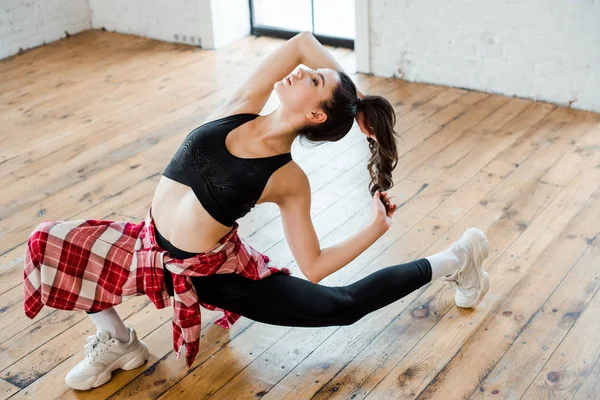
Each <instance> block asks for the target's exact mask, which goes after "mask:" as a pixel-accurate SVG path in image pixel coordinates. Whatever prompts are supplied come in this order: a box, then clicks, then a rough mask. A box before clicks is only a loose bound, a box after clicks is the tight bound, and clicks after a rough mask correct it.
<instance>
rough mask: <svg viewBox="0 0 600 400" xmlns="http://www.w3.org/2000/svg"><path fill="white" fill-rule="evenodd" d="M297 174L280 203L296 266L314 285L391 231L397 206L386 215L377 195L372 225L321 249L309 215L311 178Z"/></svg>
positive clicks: (391, 205) (289, 183) (385, 195)
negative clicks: (309, 179) (392, 219)
mask: <svg viewBox="0 0 600 400" xmlns="http://www.w3.org/2000/svg"><path fill="white" fill-rule="evenodd" d="M298 169H300V168H299V167H298ZM300 171H301V170H300ZM294 175H295V177H294V178H293V179H289V180H288V185H289V187H290V188H294V189H293V190H289V191H287V194H286V195H283V196H281V198H280V201H278V205H279V208H280V211H281V218H282V221H283V229H284V233H285V237H286V240H287V242H288V245H289V247H290V250H291V251H292V254H293V255H294V259H295V260H296V264H297V265H298V267H299V268H300V270H301V271H302V273H303V274H304V275H305V276H306V277H307V278H308V279H309V280H310V281H311V282H313V283H318V282H320V281H321V280H322V279H323V278H325V277H327V276H329V275H331V274H332V273H334V272H335V271H337V270H339V269H340V268H342V267H344V266H345V265H347V264H349V263H350V262H351V261H352V260H354V259H355V258H356V257H358V256H359V255H360V254H361V253H362V252H364V251H365V250H366V249H367V248H369V247H370V246H371V245H372V244H373V243H375V241H376V240H377V239H379V238H380V237H381V235H383V234H384V233H385V232H386V231H387V230H388V229H389V227H390V225H391V217H392V215H393V213H394V211H395V209H396V206H395V205H393V204H390V205H389V207H388V209H389V210H390V211H387V212H386V208H385V207H384V205H383V204H382V203H381V200H380V199H379V196H380V195H379V194H376V195H375V198H374V199H373V219H372V222H371V223H370V224H368V225H367V226H366V227H364V228H363V229H362V230H360V231H358V232H356V233H355V234H353V235H352V236H350V237H349V238H347V239H346V240H344V241H343V242H340V243H338V244H336V245H334V246H331V247H327V248H324V249H321V247H320V244H319V239H318V237H317V234H316V232H315V228H314V226H313V223H312V220H311V216H310V204H311V194H310V184H309V181H308V178H307V177H306V175H305V174H304V172H301V173H297V174H294ZM382 196H383V198H384V201H386V202H389V199H388V197H387V194H382Z"/></svg>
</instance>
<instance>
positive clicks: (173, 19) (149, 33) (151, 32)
mask: <svg viewBox="0 0 600 400" xmlns="http://www.w3.org/2000/svg"><path fill="white" fill-rule="evenodd" d="M89 2H90V8H91V10H92V26H93V27H94V28H106V30H109V31H115V32H121V33H130V34H133V35H138V36H144V37H149V38H153V39H159V40H164V41H168V42H179V43H188V44H192V45H202V46H204V44H205V43H204V42H205V41H210V40H212V38H211V31H210V25H211V22H210V21H211V20H210V0H168V1H165V0H89Z"/></svg>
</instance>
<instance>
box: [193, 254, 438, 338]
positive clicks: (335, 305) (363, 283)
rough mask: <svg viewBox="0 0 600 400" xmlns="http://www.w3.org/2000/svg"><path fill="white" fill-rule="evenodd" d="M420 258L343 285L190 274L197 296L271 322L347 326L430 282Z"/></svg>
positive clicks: (289, 278) (425, 263)
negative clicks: (192, 275) (194, 275)
mask: <svg viewBox="0 0 600 400" xmlns="http://www.w3.org/2000/svg"><path fill="white" fill-rule="evenodd" d="M431 276H432V270H431V265H430V263H429V261H428V260H427V259H425V258H423V259H420V260H416V261H413V262H409V263H405V264H399V265H395V266H390V267H387V268H384V269H381V270H379V271H377V272H374V273H373V274H371V275H369V276H367V277H365V278H363V279H361V280H359V281H357V282H354V283H352V284H350V285H347V286H335V287H333V286H325V285H320V284H314V283H312V282H309V281H307V280H305V279H301V278H296V277H293V276H288V275H285V274H275V275H272V276H269V277H267V278H264V279H262V280H257V281H254V280H251V279H249V278H245V277H243V276H241V275H238V274H217V275H211V276H206V277H195V278H192V281H193V282H194V286H195V288H196V292H197V293H198V297H199V298H200V301H202V302H206V303H208V304H212V305H215V306H218V307H221V308H223V309H226V310H229V311H233V312H236V313H239V314H241V315H243V316H245V317H248V318H250V319H253V320H255V321H259V322H264V323H268V324H273V325H284V326H302V327H318V326H331V325H349V324H352V323H354V322H356V321H358V320H359V319H360V318H362V317H363V316H365V315H367V314H369V313H370V312H372V311H375V310H377V309H380V308H382V307H385V306H386V305H388V304H391V303H393V302H395V301H397V300H399V299H401V298H403V297H404V296H406V295H408V294H410V293H412V292H413V291H415V290H417V289H419V288H420V287H422V286H424V285H426V284H427V283H429V282H430V281H431Z"/></svg>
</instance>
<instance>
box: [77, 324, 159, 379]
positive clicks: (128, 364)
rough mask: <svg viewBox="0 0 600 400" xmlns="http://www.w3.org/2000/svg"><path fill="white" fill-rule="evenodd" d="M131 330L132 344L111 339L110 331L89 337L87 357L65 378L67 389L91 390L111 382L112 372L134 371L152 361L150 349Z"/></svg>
mask: <svg viewBox="0 0 600 400" xmlns="http://www.w3.org/2000/svg"><path fill="white" fill-rule="evenodd" d="M128 329H129V342H127V343H123V342H121V341H119V340H117V339H114V338H111V337H110V333H108V332H106V331H99V332H96V335H94V336H89V337H88V343H87V344H86V345H85V346H84V349H85V358H84V359H83V361H81V362H80V363H79V364H77V365H76V366H75V367H73V369H72V370H71V371H69V373H68V374H67V376H66V377H65V383H66V384H67V386H69V387H71V388H73V389H77V390H89V389H91V388H95V387H98V386H101V385H104V384H105V383H106V382H108V381H109V380H110V378H111V376H112V371H114V370H115V369H118V368H121V369H125V370H130V369H134V368H137V367H139V366H140V365H142V364H144V363H145V362H146V360H148V355H149V352H148V347H146V344H145V343H144V342H142V341H141V340H139V339H138V338H137V335H136V333H135V330H133V329H132V328H128Z"/></svg>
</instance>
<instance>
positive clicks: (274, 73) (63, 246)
mask: <svg viewBox="0 0 600 400" xmlns="http://www.w3.org/2000/svg"><path fill="white" fill-rule="evenodd" d="M299 64H303V65H306V66H310V67H311V69H304V68H300V69H297V68H296V67H297V66H298V65H299ZM292 71H296V72H294V73H291V72H292ZM273 89H274V90H275V92H276V93H277V95H278V96H279V99H280V106H279V108H278V109H277V110H275V111H273V112H272V113H271V114H269V115H264V116H262V115H258V113H259V112H260V111H261V110H262V109H263V107H264V105H265V103H266V101H267V99H268V98H269V96H270V94H271V92H272V90H273ZM355 118H356V120H357V122H358V124H359V127H360V129H361V131H362V132H363V133H364V134H365V135H366V136H367V140H368V142H369V148H370V150H371V153H372V157H371V160H370V161H369V164H368V169H369V172H370V175H371V182H370V185H369V188H370V191H371V194H372V195H373V202H372V214H373V218H372V221H371V223H370V224H369V225H368V226H366V227H365V228H364V229H362V230H361V231H359V232H357V233H356V234H354V235H353V236H351V237H350V238H348V239H347V240H345V241H343V242H342V243H339V244H337V245H335V246H331V247H328V248H325V249H321V248H320V245H319V241H318V238H317V235H316V234H315V230H314V227H313V225H312V221H311V218H310V201H311V198H310V187H309V181H308V179H307V177H306V174H305V173H304V172H303V171H302V169H301V168H300V167H299V166H298V164H296V163H295V162H294V161H293V160H292V157H291V154H290V149H291V146H292V143H293V142H294V140H295V139H296V138H297V137H300V138H304V139H307V140H309V141H313V142H322V141H336V140H339V139H341V138H342V137H344V136H345V135H346V134H347V133H348V131H349V130H350V128H351V127H352V124H353V121H354V119H355ZM207 121H208V122H206V123H204V124H202V125H201V126H200V127H198V128H196V129H195V130H194V131H192V132H191V133H190V134H189V135H188V136H187V137H186V139H185V140H184V143H183V144H182V146H181V148H180V149H179V150H178V151H177V153H176V154H175V156H174V157H173V159H172V160H171V162H170V163H169V164H168V165H167V168H166V169H165V171H164V172H163V177H162V178H161V180H160V182H159V184H158V187H157V189H156V192H155V195H154V198H153V201H152V205H151V208H150V210H149V211H148V214H147V216H146V219H145V220H144V221H143V222H141V223H139V224H132V223H125V222H115V221H98V220H79V221H44V222H43V223H42V224H40V225H39V226H38V227H37V228H36V229H35V230H34V232H33V233H32V235H31V236H30V238H29V243H28V250H27V254H26V263H25V311H26V314H27V315H28V316H29V317H31V318H33V317H34V316H35V315H36V314H37V313H38V312H39V310H40V309H41V308H42V306H43V305H47V306H50V307H54V308H59V309H66V310H73V309H80V310H85V311H87V312H88V313H89V315H90V317H91V318H92V320H93V322H94V323H95V325H96V327H97V329H98V332H97V333H96V335H95V336H92V337H90V338H89V342H88V344H87V345H86V346H85V353H86V355H85V358H84V360H83V361H81V362H80V363H79V364H78V365H77V366H75V367H74V368H73V370H71V371H70V372H69V373H68V374H67V376H66V378H65V381H66V383H67V385H68V386H70V387H73V388H75V389H80V390H87V389H90V388H92V387H97V386H100V385H102V384H104V383H105V382H107V381H108V380H109V379H110V377H111V372H112V371H113V370H114V369H117V368H123V369H133V368H136V367H138V366H140V365H141V364H143V363H144V362H145V361H146V360H147V359H148V349H147V347H146V345H145V344H144V343H143V342H142V341H140V340H139V339H138V338H137V336H136V333H135V330H133V329H132V328H128V327H126V326H125V325H124V323H123V321H122V320H121V319H120V317H119V316H118V315H117V313H116V311H115V309H114V308H113V307H112V306H114V305H116V304H119V303H120V302H121V301H122V299H123V297H126V296H129V295H139V294H146V295H148V296H149V297H150V299H151V300H152V301H153V302H154V303H155V305H156V306H157V307H158V308H162V307H165V306H167V305H169V303H170V298H171V297H173V303H174V309H175V310H174V317H173V336H174V338H173V339H174V348H175V351H176V353H177V355H178V356H179V353H180V351H181V348H182V347H183V346H185V348H186V361H187V363H188V366H189V365H191V363H192V362H193V360H194V357H195V356H196V354H197V351H198V343H199V338H200V309H199V305H202V306H204V307H206V308H209V309H219V310H223V311H224V312H225V316H224V317H223V318H221V319H219V320H218V321H216V323H218V324H219V325H221V326H223V327H226V328H227V327H229V326H230V325H231V324H232V323H234V322H235V321H236V320H237V319H238V318H239V317H240V315H244V316H246V317H248V318H251V319H253V320H256V321H260V322H264V323H269V324H276V325H285V326H303V327H318V326H330V325H348V324H352V323H354V322H356V321H357V320H359V319H360V318H362V317H363V316H365V315H366V314H368V313H370V312H372V311H375V310H377V309H379V308H381V307H384V306H386V305H388V304H390V303H393V302H395V301H396V300H398V299H401V298H402V297H404V296H406V295H408V294H409V293H411V292H413V291H414V290H416V289H418V288H420V287H422V286H423V285H425V284H427V283H429V282H431V281H433V280H435V279H438V278H441V279H444V280H447V281H450V282H453V283H454V284H455V285H456V296H455V301H456V303H457V305H459V306H461V307H474V306H476V305H477V304H479V302H480V301H481V300H482V298H483V296H484V295H485V293H486V292H487V291H488V288H489V278H488V276H487V273H486V272H485V271H484V270H483V268H482V262H483V260H484V259H485V258H486V257H487V252H488V242H487V238H486V237H485V234H484V233H483V232H482V231H480V230H478V229H476V228H471V229H468V230H467V231H466V232H465V233H464V234H463V236H462V237H461V238H460V240H458V241H457V242H454V243H453V244H452V245H451V246H450V248H449V249H447V250H446V251H444V252H442V253H438V254H435V255H432V256H429V257H425V258H422V259H419V260H416V261H413V262H410V263H406V264H400V265H394V266H390V267H387V268H384V269H381V270H379V271H377V272H375V273H373V274H371V275H369V276H367V277H365V278H364V279H361V280H359V281H357V282H355V283H353V284H351V285H348V286H345V287H328V286H323V285H319V284H318V282H320V281H321V280H322V279H323V278H325V277H326V276H328V275H330V274H332V273H333V272H335V271H337V270H338V269H340V268H342V267H343V266H344V265H347V264H348V263H349V262H351V261H352V260H354V259H355V258H356V257H357V256H358V255H359V254H361V253H362V252H363V251H364V250H366V249H367V248H368V247H369V246H371V245H372V244H373V243H374V242H375V241H376V240H377V239H378V238H379V237H381V236H382V235H383V234H384V233H385V232H386V231H387V230H388V229H389V228H390V225H391V223H392V216H393V215H394V212H395V211H396V205H395V204H393V203H392V202H391V199H390V196H388V194H387V193H386V192H385V190H387V189H389V188H390V187H391V186H392V184H393V182H392V175H391V173H392V170H393V169H394V167H395V165H396V163H397V160H398V154H397V150H396V144H395V141H394V134H395V132H394V125H395V112H394V109H393V107H392V106H391V104H390V103H389V102H388V101H387V100H385V99H384V98H382V97H380V96H369V95H366V96H365V95H363V94H362V93H360V92H359V91H357V89H356V87H355V85H354V83H353V82H352V80H351V79H350V78H349V77H348V75H346V74H345V73H344V72H343V70H342V67H341V66H340V65H339V64H338V63H337V62H336V61H335V60H334V58H333V57H332V56H331V55H330V54H329V53H328V52H327V51H326V50H325V49H324V48H323V47H322V46H321V45H320V44H319V42H318V41H317V40H316V39H315V38H314V37H313V36H312V34H310V33H306V32H305V33H301V34H299V35H297V36H295V37H294V38H292V39H290V40H289V41H287V42H286V43H285V44H284V45H282V46H281V47H280V48H278V49H277V50H275V51H274V52H273V53H272V54H270V55H269V56H268V57H267V58H266V59H265V60H264V61H263V62H262V63H261V64H260V65H259V66H258V68H256V70H254V71H253V72H252V74H251V75H250V76H249V77H248V78H247V79H246V81H245V82H243V83H242V85H241V86H240V87H239V89H238V90H237V91H236V92H235V93H234V94H233V96H232V97H231V100H229V101H228V102H227V103H226V104H225V105H224V106H222V107H221V108H220V109H218V110H216V111H215V112H214V113H213V114H212V115H210V116H209V117H208V119H207ZM265 202H272V203H275V204H277V205H278V207H279V209H280V212H281V217H282V221H283V227H284V232H285V237H286V240H287V242H288V244H289V247H290V249H291V251H292V253H293V256H294V258H295V260H296V263H297V265H298V267H299V268H300V270H301V271H302V272H303V273H304V275H305V276H306V277H307V278H308V280H305V279H300V278H296V277H292V276H290V275H289V271H288V270H286V269H279V268H276V267H274V266H270V265H269V260H268V257H267V256H265V255H262V254H260V253H258V252H257V251H256V250H254V249H253V248H252V247H251V246H248V245H247V244H246V243H245V242H243V241H242V240H241V239H240V238H239V236H238V235H237V227H238V225H237V222H236V220H237V219H239V218H241V217H243V216H244V215H246V214H247V213H248V212H249V211H250V210H251V209H252V208H253V207H254V205H255V204H257V203H265Z"/></svg>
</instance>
